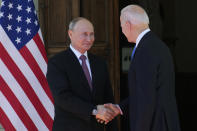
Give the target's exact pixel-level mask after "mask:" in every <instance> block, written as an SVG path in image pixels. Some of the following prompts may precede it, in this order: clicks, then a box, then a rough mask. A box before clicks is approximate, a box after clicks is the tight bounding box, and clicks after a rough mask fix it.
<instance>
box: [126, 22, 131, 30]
mask: <svg viewBox="0 0 197 131" xmlns="http://www.w3.org/2000/svg"><path fill="white" fill-rule="evenodd" d="M125 24H126V27H127V29H129V30H131V28H132V23H131V22H130V21H126V23H125Z"/></svg>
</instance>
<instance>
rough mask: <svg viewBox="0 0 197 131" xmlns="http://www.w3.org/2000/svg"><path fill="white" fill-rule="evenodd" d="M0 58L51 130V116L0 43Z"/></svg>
mask: <svg viewBox="0 0 197 131" xmlns="http://www.w3.org/2000/svg"><path fill="white" fill-rule="evenodd" d="M0 50H1V53H0V57H1V59H2V60H3V62H4V63H5V65H6V66H7V68H8V69H9V71H10V72H11V73H12V75H13V76H14V78H15V79H16V80H17V81H18V83H19V85H20V86H21V87H22V88H23V90H24V92H25V93H26V94H27V96H28V98H29V99H30V101H31V102H32V104H33V105H34V107H35V109H36V111H37V112H38V114H39V115H40V117H41V119H42V121H43V122H44V123H45V124H46V126H47V127H48V128H49V127H51V125H52V122H53V120H52V118H51V117H50V116H49V114H48V112H47V111H46V109H45V108H44V107H43V105H42V103H41V102H40V100H39V98H38V96H37V95H36V93H35V92H34V90H33V89H32V87H31V85H30V84H29V82H28V81H27V80H26V78H25V76H24V75H23V74H22V72H21V71H20V69H19V68H18V67H17V65H16V64H15V63H14V61H13V60H12V58H11V57H10V56H9V54H8V53H7V51H6V50H5V48H4V47H3V46H2V44H1V42H0Z"/></svg>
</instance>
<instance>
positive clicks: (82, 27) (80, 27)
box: [74, 20, 94, 32]
mask: <svg viewBox="0 0 197 131" xmlns="http://www.w3.org/2000/svg"><path fill="white" fill-rule="evenodd" d="M74 31H80V32H94V27H93V25H92V23H90V22H89V21H87V20H80V21H78V22H77V23H76V25H75V27H74Z"/></svg>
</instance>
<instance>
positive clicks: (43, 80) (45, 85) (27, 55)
mask: <svg viewBox="0 0 197 131" xmlns="http://www.w3.org/2000/svg"><path fill="white" fill-rule="evenodd" d="M20 53H21V55H22V56H23V58H24V59H25V61H26V62H27V64H28V65H29V67H30V68H31V70H32V71H33V73H34V74H35V76H36V77H37V79H38V80H39V82H40V84H41V86H42V88H43V89H44V91H45V92H46V94H47V96H48V97H49V98H50V100H51V102H52V103H53V97H52V94H51V91H50V90H49V85H48V82H47V79H46V77H45V75H44V74H43V72H42V70H41V69H40V67H39V65H38V63H37V62H36V60H35V59H34V57H33V56H32V54H31V52H30V51H29V49H28V48H27V47H26V46H24V47H23V48H21V50H20Z"/></svg>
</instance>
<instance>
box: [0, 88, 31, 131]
mask: <svg viewBox="0 0 197 131" xmlns="http://www.w3.org/2000/svg"><path fill="white" fill-rule="evenodd" d="M0 100H1V102H0V107H1V108H2V110H3V111H4V112H5V114H6V116H7V117H8V119H9V120H10V122H11V123H12V125H13V126H14V128H15V129H16V130H17V131H27V128H26V127H25V126H24V124H23V122H22V121H21V120H20V118H19V117H18V115H17V114H16V112H15V111H14V109H13V108H12V106H11V105H10V103H9V102H8V101H7V99H6V97H5V96H4V95H3V93H2V92H1V91H0Z"/></svg>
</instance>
